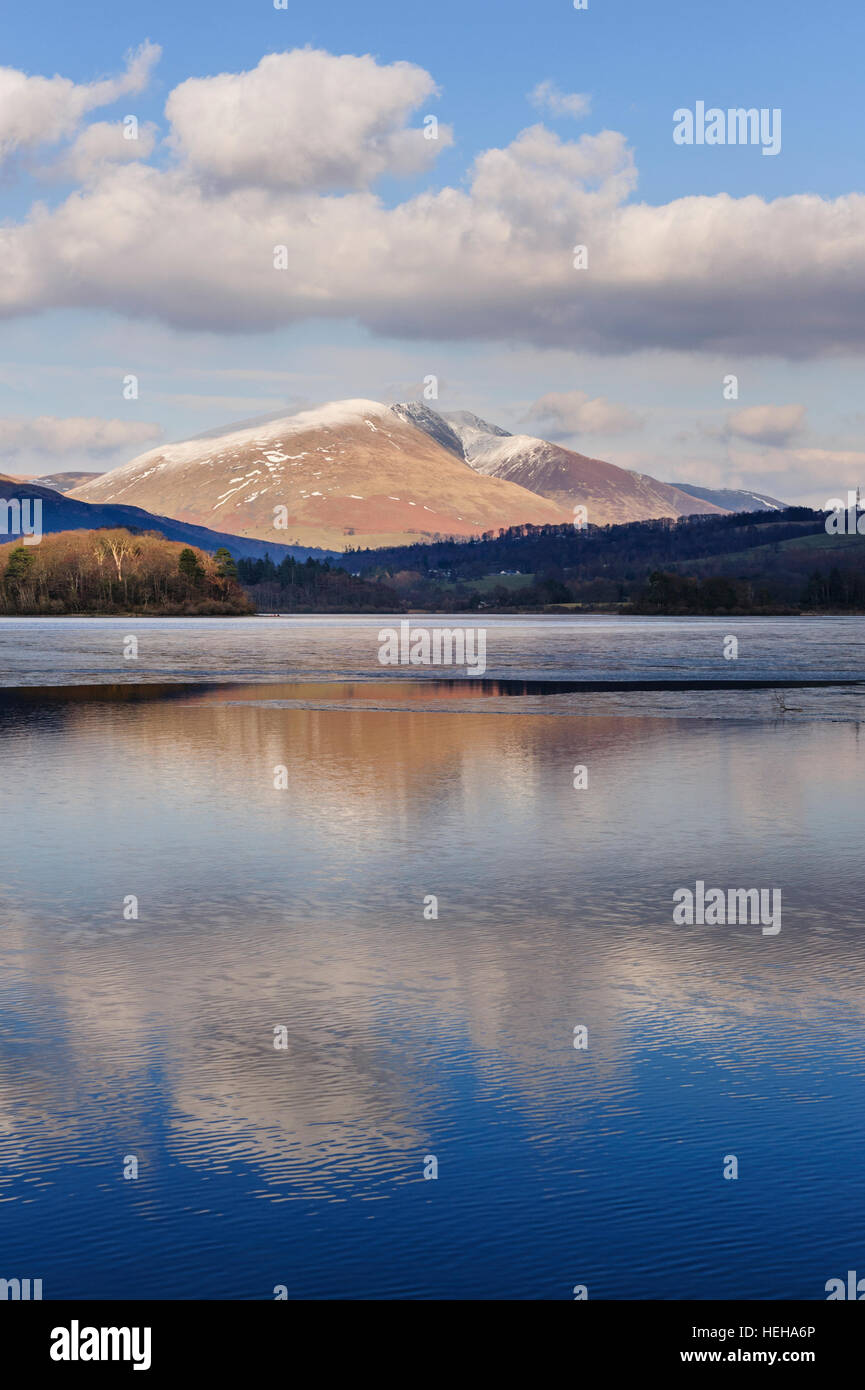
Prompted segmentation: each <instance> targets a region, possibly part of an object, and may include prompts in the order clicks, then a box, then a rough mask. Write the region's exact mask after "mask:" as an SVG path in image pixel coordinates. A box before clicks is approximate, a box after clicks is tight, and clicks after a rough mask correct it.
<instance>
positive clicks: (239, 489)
mask: <svg viewBox="0 0 865 1390" xmlns="http://www.w3.org/2000/svg"><path fill="white" fill-rule="evenodd" d="M437 428H438V429H439V433H440V434H443V433H444V422H442V427H437ZM358 488H361V489H362V491H361V492H358ZM70 496H71V497H75V498H78V499H80V500H81V501H83V502H99V503H108V502H112V503H116V502H125V503H133V504H135V505H137V506H142V507H145V508H146V509H147V510H148V511H153V512H157V513H159V514H160V515H164V516H172V517H176V518H177V519H178V520H180V521H185V522H193V523H195V524H197V525H207V526H213V525H215V524H217V523H221V524H222V525H223V526H224V527H225V528H226V530H228V531H230V532H231V533H232V534H234V535H240V536H247V537H257V538H259V539H261V540H267V541H270V540H272V539H273V538H274V537H276V538H279V539H281V540H283V541H287V542H289V543H290V544H294V545H306V546H324V547H329V548H333V549H345V548H346V547H347V546H352V547H354V546H379V545H396V544H401V543H406V542H409V543H410V542H411V541H423V540H431V539H432V538H433V537H434V536H436V535H445V536H450V535H462V536H472V535H479V534H481V533H482V532H484V531H490V530H496V529H498V528H499V527H504V526H513V525H518V524H520V523H525V522H533V523H536V524H543V523H552V524H556V523H559V522H561V521H563V520H565V519H566V516H567V515H569V514H564V513H563V511H562V509H561V507H560V506H559V505H558V504H557V503H556V502H555V501H552V500H550V499H547V498H544V497H539V496H537V495H536V494H533V493H532V492H530V491H528V490H527V489H526V488H525V487H522V486H520V485H519V484H518V483H517V482H515V481H511V480H510V479H504V478H498V477H487V476H482V475H481V474H480V473H479V472H478V471H476V470H475V469H473V468H471V467H468V466H467V464H466V461H465V460H464V459H463V458H461V457H458V456H457V454H456V453H455V452H454V451H453V450H452V449H451V448H449V447H447V446H446V445H445V444H443V443H441V442H440V440H439V439H438V438H436V437H435V436H434V435H433V434H432V433H429V432H428V430H426V429H424V428H422V427H421V426H420V424H419V423H418V421H417V420H416V419H415V418H414V417H413V415H412V412H411V409H410V408H403V411H402V413H400V411H398V410H392V409H391V408H390V407H389V406H387V405H381V404H379V403H378V402H377V401H368V400H347V401H336V402H333V403H331V404H330V405H325V406H322V407H320V408H319V409H317V410H306V411H302V412H301V413H299V414H296V415H290V416H280V417H277V418H274V417H273V416H266V417H264V418H262V419H260V420H258V421H254V422H248V421H246V422H244V426H243V427H242V428H241V427H239V426H229V427H227V428H226V429H225V430H224V431H223V432H222V433H214V432H213V431H210V432H209V433H208V434H207V435H204V436H201V437H199V438H197V439H190V440H187V441H185V442H182V443H179V444H172V445H167V446H166V445H160V446H159V447H158V448H156V449H151V450H150V451H149V452H148V453H146V454H142V455H141V456H140V457H139V458H136V459H133V460H132V462H131V463H127V464H124V465H123V466H122V467H120V468H115V469H113V470H112V471H111V472H110V473H105V474H102V475H101V476H100V477H99V478H94V479H91V481H90V482H87V483H84V484H83V486H81V487H78V488H75V489H74V490H73V491H72V492H71V493H70ZM277 508H284V509H285V510H284V513H282V514H280V515H279V516H278V519H279V520H280V521H282V522H284V523H285V524H284V525H283V526H281V527H280V529H275V515H276V512H275V509H277Z"/></svg>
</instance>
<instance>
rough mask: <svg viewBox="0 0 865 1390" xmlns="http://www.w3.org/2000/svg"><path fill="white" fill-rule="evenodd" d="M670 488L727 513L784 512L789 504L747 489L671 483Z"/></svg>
mask: <svg viewBox="0 0 865 1390" xmlns="http://www.w3.org/2000/svg"><path fill="white" fill-rule="evenodd" d="M670 487H675V488H678V489H679V491H680V492H687V493H688V494H689V495H690V496H691V497H699V498H701V499H702V500H703V501H704V502H712V503H713V504H714V506H716V507H723V509H724V511H725V512H783V511H785V510H786V509H787V507H789V505H790V504H789V502H779V501H778V498H777V497H768V496H767V495H766V494H765V493H764V492H749V491H748V490H747V489H740V488H724V487H695V486H694V485H693V484H692V483H670Z"/></svg>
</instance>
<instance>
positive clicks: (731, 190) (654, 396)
mask: <svg viewBox="0 0 865 1390" xmlns="http://www.w3.org/2000/svg"><path fill="white" fill-rule="evenodd" d="M863 31H865V17H863V13H862V11H861V8H860V7H856V6H854V5H853V4H852V3H845V4H843V5H842V4H839V3H828V4H825V3H824V4H822V5H820V6H816V5H814V4H813V3H804V0H786V3H781V0H748V3H744V2H743V0H728V3H727V4H725V5H724V6H714V7H696V6H694V5H693V3H692V2H690V3H685V0H682V2H681V3H680V2H679V0H667V2H666V3H657V4H649V3H645V2H644V3H637V2H636V0H617V2H615V3H614V0H588V6H587V8H585V9H580V10H577V9H575V8H574V4H573V0H541V2H540V3H536V4H534V5H533V6H531V7H528V6H525V5H518V4H516V3H513V2H512V0H504V3H497V4H495V5H493V4H491V3H490V2H489V0H484V3H481V2H480V0H461V2H460V3H459V4H457V3H455V2H454V0H437V3H436V4H435V5H433V6H409V5H406V4H405V3H404V0H402V3H399V4H397V3H391V0H368V2H367V3H366V4H364V5H363V6H358V5H348V4H344V3H341V4H329V3H327V0H317V3H315V4H312V3H307V0H287V6H286V8H285V9H277V8H276V7H275V5H274V3H273V0H253V3H249V0H245V2H244V3H242V4H241V3H237V4H229V3H225V0H215V2H214V3H207V4H205V3H203V2H202V0H184V4H183V5H182V6H180V7H178V6H177V5H176V4H168V3H163V0H141V2H140V3H139V4H137V5H136V6H109V5H106V4H105V3H104V0H102V3H99V4H97V3H92V0H84V2H83V3H78V4H76V6H74V7H71V6H68V4H61V3H59V0H45V2H44V3H42V4H41V5H40V6H39V7H38V8H37V9H33V8H28V7H21V6H19V7H15V9H14V11H11V12H10V13H8V14H7V15H6V16H5V17H4V33H3V38H4V42H3V48H2V52H0V64H2V66H0V200H2V210H0V473H2V472H7V473H33V474H39V473H48V472H54V471H59V470H60V469H61V468H62V469H72V468H81V469H93V470H103V469H106V468H111V467H115V466H117V465H118V464H120V463H124V462H126V461H128V460H129V459H130V458H133V457H135V455H137V454H138V453H140V452H142V451H144V450H145V449H147V448H150V447H153V446H154V445H155V444H157V443H159V442H160V441H163V440H176V439H182V438H185V437H188V436H189V435H192V434H196V433H199V432H201V431H205V430H212V429H214V428H216V427H218V426H221V425H223V424H228V423H230V422H232V421H235V420H241V419H247V418H249V417H252V416H255V415H257V414H264V413H267V412H272V411H275V410H278V409H282V408H285V409H286V412H287V413H288V412H289V411H292V410H298V409H302V408H304V407H308V406H311V405H314V404H318V403H320V402H323V401H327V400H334V399H341V398H346V397H369V398H371V399H374V400H406V399H417V398H418V397H420V396H421V395H422V392H423V383H424V382H425V381H426V382H427V383H428V386H427V390H428V392H429V391H430V390H434V391H435V392H436V394H435V395H434V396H432V397H431V396H429V395H428V396H427V400H428V403H429V404H431V405H433V406H434V407H436V408H439V409H442V410H451V409H470V410H474V411H475V412H477V413H478V414H480V415H482V416H484V417H486V418H488V419H492V420H493V421H495V422H497V423H498V424H500V425H502V426H503V427H504V428H506V429H509V430H511V431H513V432H515V433H527V434H535V435H541V436H542V437H545V438H554V439H556V440H558V441H560V442H563V443H565V444H567V445H568V446H569V447H572V448H576V449H578V450H579V451H580V452H581V453H584V454H589V455H591V456H593V457H600V458H606V459H609V460H610V461H611V462H613V463H617V464H620V465H621V466H623V467H628V468H633V469H637V470H638V471H641V472H646V473H650V474H652V475H654V476H656V477H659V478H662V479H664V480H672V481H682V482H690V483H697V484H703V485H705V486H709V487H725V486H730V487H741V486H747V487H752V488H755V489H757V490H759V491H763V492H766V493H770V494H771V495H773V496H776V497H781V498H783V499H784V500H789V501H805V502H810V503H812V504H814V505H823V504H825V502H826V501H827V500H828V499H829V498H831V497H838V496H841V497H843V496H844V494H845V493H846V490H847V488H851V487H856V486H857V485H859V484H860V483H861V482H863V481H865V467H863V465H865V444H863V439H862V435H863V421H865V407H863V405H862V404H861V401H862V390H861V380H862V353H863V347H865V313H863V309H865V197H863V194H862V192H861V191H860V190H861V189H862V187H863V141H862V118H861V107H860V100H859V92H860V86H861V82H860V75H859V66H860V61H859V58H860V54H861V51H862V48H863V39H865V32H863ZM698 103H702V104H703V109H705V110H706V111H707V112H712V111H717V112H719V113H720V114H721V116H722V122H721V124H722V125H723V127H724V131H723V133H724V135H725V136H727V135H731V134H734V133H735V132H731V131H728V130H727V129H726V127H727V124H728V122H727V121H726V112H727V111H728V110H730V109H732V108H756V109H757V110H758V111H763V110H765V112H766V113H767V116H766V119H767V122H771V123H772V124H771V130H772V132H773V139H772V141H770V139H769V131H770V125H769V124H767V125H766V128H765V135H764V137H763V138H762V142H760V141H758V143H756V144H749V143H737V142H736V141H735V140H733V139H730V140H726V141H725V142H724V143H718V142H717V140H716V137H717V136H718V135H719V133H720V131H721V126H720V125H719V122H718V120H717V119H715V118H713V117H712V116H710V117H709V119H710V121H711V122H712V129H711V131H710V133H709V136H708V139H707V142H706V143H696V142H695V143H678V142H677V140H676V139H674V133H675V131H676V129H677V128H678V129H679V132H680V134H681V133H682V130H683V128H684V121H683V117H682V113H684V112H688V113H694V116H695V120H696V118H697V113H698ZM675 113H679V114H678V115H676V114H675ZM772 113H776V114H774V115H773V114H772ZM778 113H779V114H778ZM130 134H131V135H133V136H135V137H137V138H131V139H130V138H125V137H128V136H129V135H130ZM429 137H433V138H429ZM712 141H714V142H712ZM772 145H779V146H780V148H778V149H777V150H776V152H774V153H771V152H769V148H770V146H772ZM764 147H766V152H765V153H764ZM578 246H580V247H584V248H585V250H584V252H582V253H578V254H575V248H576V247H578ZM580 255H581V256H582V261H583V263H581V264H575V261H579V260H580ZM277 262H279V263H278V264H277ZM133 378H134V380H132V379H133ZM730 378H735V383H731V381H730ZM431 380H432V383H433V384H432V387H430V386H429V382H430V381H431Z"/></svg>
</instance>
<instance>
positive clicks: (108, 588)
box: [0, 529, 254, 616]
mask: <svg viewBox="0 0 865 1390" xmlns="http://www.w3.org/2000/svg"><path fill="white" fill-rule="evenodd" d="M253 611H254V610H253V605H252V603H251V602H250V600H249V598H248V597H247V596H246V594H245V593H244V592H243V589H242V588H241V586H240V584H239V583H238V579H237V567H236V565H235V563H234V560H233V559H232V557H231V554H230V552H229V551H228V550H227V549H225V548H224V547H223V548H221V549H220V550H218V551H217V552H216V554H215V555H209V554H207V552H206V551H203V550H197V549H193V547H192V546H183V545H181V544H179V543H178V542H177V541H167V540H165V539H164V538H163V537H162V536H158V535H155V534H153V533H150V532H146V533H140V534H138V533H133V532H131V531H127V530H123V529H116V530H112V529H105V530H99V531H61V532H58V533H56V534H54V535H48V536H43V537H42V539H41V540H40V542H39V544H38V545H29V546H25V545H23V544H21V543H19V542H15V541H13V542H10V543H8V544H6V545H3V546H0V612H3V613H12V614H15V613H20V614H51V613H143V614H153V615H179V616H182V615H184V614H201V615H208V614H214V615H217V614H244V613H251V612H253Z"/></svg>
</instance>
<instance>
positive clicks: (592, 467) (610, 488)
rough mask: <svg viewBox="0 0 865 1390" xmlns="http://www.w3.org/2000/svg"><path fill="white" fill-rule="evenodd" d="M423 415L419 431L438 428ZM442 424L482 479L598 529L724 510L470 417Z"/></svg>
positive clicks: (447, 417)
mask: <svg viewBox="0 0 865 1390" xmlns="http://www.w3.org/2000/svg"><path fill="white" fill-rule="evenodd" d="M422 410H423V417H421V416H418V418H417V423H418V425H419V426H420V428H421V429H424V428H428V427H429V425H430V423H432V424H433V427H435V428H438V426H435V425H434V422H430V417H434V416H436V414H437V412H435V411H432V410H429V409H428V408H427V407H422ZM438 418H439V419H441V420H442V421H443V422H444V424H445V426H447V427H448V428H449V429H450V430H451V431H452V432H453V433H454V434H455V435H457V436H458V437H459V441H460V447H461V451H462V456H463V458H464V459H465V460H466V462H467V463H469V464H470V465H471V467H472V468H474V469H475V470H476V471H477V472H478V473H483V474H485V475H486V476H487V477H494V478H502V479H505V480H506V481H508V482H512V483H517V484H519V486H520V487H524V488H528V489H529V491H531V492H535V493H538V494H539V495H540V496H541V497H547V498H549V499H550V501H552V502H555V503H557V505H559V506H560V507H562V508H563V509H564V510H565V511H567V512H568V514H569V516H573V509H574V507H576V506H583V507H585V508H586V513H587V519H588V521H589V522H590V523H591V524H593V525H596V526H605V525H608V524H616V523H618V522H624V521H644V520H648V519H650V518H652V517H660V516H670V517H677V516H691V515H693V514H694V513H697V512H717V511H719V510H725V509H724V508H721V507H719V506H717V505H715V504H713V503H712V502H711V501H708V500H706V499H702V498H698V497H694V496H691V495H689V494H688V493H685V492H683V491H681V490H680V489H679V488H677V487H673V486H671V485H670V484H669V483H661V482H659V481H658V480H657V479H656V478H651V477H649V476H648V474H645V473H635V472H633V471H632V470H631V469H627V468H618V467H617V466H616V465H615V464H613V463H606V462H605V461H604V460H603V459H595V458H587V457H586V455H585V454H578V453H577V452H576V451H575V450H574V449H566V448H564V447H563V446H562V445H561V444H553V443H551V442H550V441H549V440H546V439H537V438H535V437H534V436H533V435H528V434H509V433H508V431H507V430H504V429H502V428H501V426H500V425H493V424H490V423H489V421H487V420H482V419H481V418H480V417H479V416H477V415H473V414H471V412H469V411H463V410H457V411H445V412H443V413H442V415H441V416H439V417H438Z"/></svg>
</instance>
